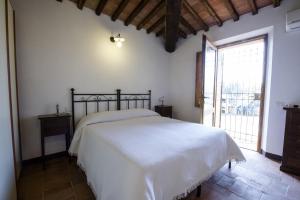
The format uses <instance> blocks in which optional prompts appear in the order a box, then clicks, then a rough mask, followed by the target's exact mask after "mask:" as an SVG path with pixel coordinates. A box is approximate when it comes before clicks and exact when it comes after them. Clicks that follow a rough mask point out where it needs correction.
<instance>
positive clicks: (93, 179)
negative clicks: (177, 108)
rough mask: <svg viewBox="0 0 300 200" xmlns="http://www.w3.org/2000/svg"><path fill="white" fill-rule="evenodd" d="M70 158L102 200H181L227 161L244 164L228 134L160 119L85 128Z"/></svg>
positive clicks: (100, 124)
mask: <svg viewBox="0 0 300 200" xmlns="http://www.w3.org/2000/svg"><path fill="white" fill-rule="evenodd" d="M76 134H77V136H76ZM78 135H80V136H78ZM74 144H75V145H74ZM76 144H78V145H76ZM72 146H73V148H72ZM75 147H76V148H75ZM69 153H70V154H73V155H74V154H77V156H78V160H77V162H78V165H79V166H80V167H81V168H82V169H83V170H84V171H85V173H86V176H87V180H88V183H89V185H90V186H91V188H92V190H93V192H94V193H95V195H96V198H97V199H98V200H172V199H179V198H180V197H184V196H186V194H187V193H189V192H190V191H191V190H192V189H194V188H195V187H196V186H198V185H199V184H200V183H202V182H203V181H205V180H207V179H208V178H209V177H210V176H211V175H212V174H213V173H214V172H216V171H217V170H218V169H219V168H221V167H222V166H223V165H224V164H226V162H227V161H228V160H236V161H244V160H245V158H244V156H243V154H242V153H241V151H240V149H239V147H238V146H237V145H236V144H235V142H234V141H233V140H232V139H231V138H230V136H228V134H226V132H225V131H223V130H221V129H217V128H210V127H205V126H203V125H200V124H195V123H188V122H183V121H179V120H174V119H169V118H164V117H160V116H143V117H136V118H130V119H122V120H117V121H112V122H103V123H94V124H90V125H86V126H84V127H81V131H77V132H76V133H75V136H74V139H73V141H72V145H71V148H70V150H69Z"/></svg>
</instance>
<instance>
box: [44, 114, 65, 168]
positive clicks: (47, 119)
mask: <svg viewBox="0 0 300 200" xmlns="http://www.w3.org/2000/svg"><path fill="white" fill-rule="evenodd" d="M70 117H71V115H70V114H69V113H62V114H60V115H56V114H51V115H39V116H38V119H39V120H40V123H41V147H42V160H43V168H44V169H45V137H49V136H55V135H65V139H66V151H68V149H69V146H70V127H71V126H70V125H71V124H70Z"/></svg>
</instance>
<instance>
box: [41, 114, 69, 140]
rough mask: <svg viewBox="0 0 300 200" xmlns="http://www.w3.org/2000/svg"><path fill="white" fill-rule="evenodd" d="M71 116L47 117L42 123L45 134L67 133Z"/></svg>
mask: <svg viewBox="0 0 300 200" xmlns="http://www.w3.org/2000/svg"><path fill="white" fill-rule="evenodd" d="M69 121H70V119H69V118H61V119H56V118H55V119H47V120H45V121H44V122H43V123H42V124H43V125H42V126H43V129H44V134H45V136H52V135H60V134H65V133H66V132H67V131H68V130H69V128H70V127H68V126H69V125H70V123H69Z"/></svg>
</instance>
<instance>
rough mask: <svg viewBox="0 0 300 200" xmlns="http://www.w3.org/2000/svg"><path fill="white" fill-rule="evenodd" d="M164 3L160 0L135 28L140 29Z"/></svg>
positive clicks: (163, 0)
mask: <svg viewBox="0 0 300 200" xmlns="http://www.w3.org/2000/svg"><path fill="white" fill-rule="evenodd" d="M164 3H165V0H161V1H160V2H159V3H158V4H157V5H156V6H155V7H154V8H153V9H152V10H151V11H150V12H149V14H148V15H147V16H146V17H144V19H142V21H141V22H140V23H139V24H138V25H137V27H136V28H137V30H140V29H141V28H142V27H143V26H144V25H145V24H146V23H147V22H149V21H150V19H151V18H152V17H153V16H154V15H156V14H157V13H158V11H160V9H162V8H163V6H164Z"/></svg>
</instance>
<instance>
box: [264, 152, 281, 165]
mask: <svg viewBox="0 0 300 200" xmlns="http://www.w3.org/2000/svg"><path fill="white" fill-rule="evenodd" d="M261 153H262V154H263V155H264V156H265V157H266V158H270V159H272V160H276V161H279V162H281V161H282V156H280V155H276V154H272V153H269V152H265V151H264V150H261Z"/></svg>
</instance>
